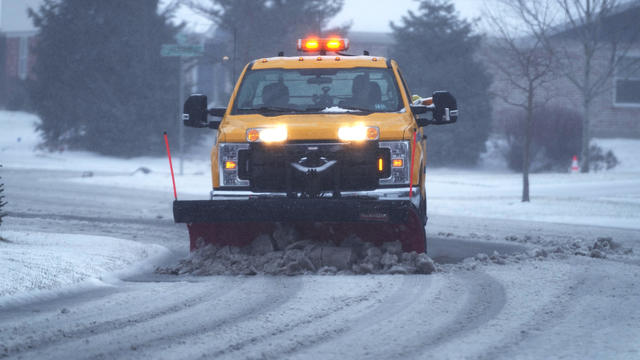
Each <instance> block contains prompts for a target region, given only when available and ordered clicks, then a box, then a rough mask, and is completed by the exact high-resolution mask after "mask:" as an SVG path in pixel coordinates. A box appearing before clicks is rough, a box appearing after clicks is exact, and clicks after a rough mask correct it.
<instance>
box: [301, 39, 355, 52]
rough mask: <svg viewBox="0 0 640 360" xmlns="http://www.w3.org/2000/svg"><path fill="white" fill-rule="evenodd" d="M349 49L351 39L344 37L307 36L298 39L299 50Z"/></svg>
mask: <svg viewBox="0 0 640 360" xmlns="http://www.w3.org/2000/svg"><path fill="white" fill-rule="evenodd" d="M347 49H349V39H343V38H324V39H320V38H306V39H298V50H299V51H307V52H317V51H344V50H347Z"/></svg>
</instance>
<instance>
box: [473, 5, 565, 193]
mask: <svg viewBox="0 0 640 360" xmlns="http://www.w3.org/2000/svg"><path fill="white" fill-rule="evenodd" d="M493 5H494V6H492V7H491V8H487V9H485V11H484V19H485V24H486V26H488V27H489V28H490V30H491V32H492V33H495V36H494V37H492V38H491V39H490V40H489V42H488V46H487V48H486V55H485V56H486V57H487V59H488V60H489V61H488V63H489V64H490V66H491V67H492V69H493V72H494V75H495V76H496V86H495V88H496V89H495V90H494V92H493V93H494V95H495V96H497V97H499V98H500V99H501V100H502V101H504V102H505V103H506V104H509V105H511V106H514V107H517V108H520V109H522V110H523V111H524V113H525V126H524V144H523V157H522V201H523V202H528V201H530V197H529V166H530V162H531V156H530V155H531V139H532V136H533V134H532V133H533V119H534V117H533V114H534V111H535V107H536V104H540V103H544V102H545V101H543V100H545V94H546V91H545V90H544V86H545V85H546V84H547V83H548V82H549V81H550V80H551V79H552V76H551V75H552V72H553V71H554V66H553V65H554V59H553V57H552V56H551V54H550V53H549V52H548V51H546V48H545V44H544V42H543V41H542V39H541V38H539V37H538V36H536V32H534V31H533V28H532V27H531V26H530V25H531V24H532V23H535V24H536V28H537V29H539V28H543V29H544V28H546V27H548V26H550V23H551V11H550V7H549V4H548V2H547V1H546V0H540V1H527V0H495V1H494V4H493Z"/></svg>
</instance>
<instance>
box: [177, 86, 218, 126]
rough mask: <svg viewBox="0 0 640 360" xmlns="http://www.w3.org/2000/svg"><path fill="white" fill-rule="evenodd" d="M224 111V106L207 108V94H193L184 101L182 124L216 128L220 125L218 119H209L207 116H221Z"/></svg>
mask: <svg viewBox="0 0 640 360" xmlns="http://www.w3.org/2000/svg"><path fill="white" fill-rule="evenodd" d="M226 111H227V109H226V108H211V109H207V96H206V95H200V94H194V95H191V96H189V97H188V98H187V101H185V102H184V107H183V110H182V112H183V114H182V120H183V122H184V126H190V127H195V128H204V127H208V128H209V129H217V128H218V127H219V126H220V120H214V121H209V120H208V119H207V116H208V115H211V116H216V117H223V116H224V114H225V112H226Z"/></svg>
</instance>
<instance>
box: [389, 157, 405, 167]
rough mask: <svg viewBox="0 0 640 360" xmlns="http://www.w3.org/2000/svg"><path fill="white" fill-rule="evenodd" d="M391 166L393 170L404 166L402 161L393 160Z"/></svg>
mask: <svg viewBox="0 0 640 360" xmlns="http://www.w3.org/2000/svg"><path fill="white" fill-rule="evenodd" d="M391 166H393V167H394V168H401V167H403V166H404V161H402V159H393V161H392V162H391Z"/></svg>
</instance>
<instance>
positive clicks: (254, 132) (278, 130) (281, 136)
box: [247, 126, 287, 143]
mask: <svg viewBox="0 0 640 360" xmlns="http://www.w3.org/2000/svg"><path fill="white" fill-rule="evenodd" d="M285 140H287V127H286V126H277V127H269V128H252V129H247V141H249V142H266V143H270V142H281V141H285Z"/></svg>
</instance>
